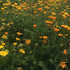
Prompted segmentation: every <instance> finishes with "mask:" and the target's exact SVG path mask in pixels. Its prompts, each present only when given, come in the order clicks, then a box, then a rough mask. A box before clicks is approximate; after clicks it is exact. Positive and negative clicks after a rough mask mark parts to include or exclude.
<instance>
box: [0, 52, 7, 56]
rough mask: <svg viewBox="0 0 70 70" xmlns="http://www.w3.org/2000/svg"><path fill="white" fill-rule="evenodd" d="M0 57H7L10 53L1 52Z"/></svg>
mask: <svg viewBox="0 0 70 70" xmlns="http://www.w3.org/2000/svg"><path fill="white" fill-rule="evenodd" d="M0 55H1V56H3V57H5V56H6V55H8V51H0Z"/></svg>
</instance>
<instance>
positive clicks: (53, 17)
mask: <svg viewBox="0 0 70 70" xmlns="http://www.w3.org/2000/svg"><path fill="white" fill-rule="evenodd" d="M48 17H49V18H51V19H54V20H55V19H56V17H55V16H48Z"/></svg>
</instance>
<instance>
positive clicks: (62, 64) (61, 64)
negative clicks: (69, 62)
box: [60, 61, 66, 69]
mask: <svg viewBox="0 0 70 70" xmlns="http://www.w3.org/2000/svg"><path fill="white" fill-rule="evenodd" d="M60 67H62V68H63V69H64V68H65V67H66V62H65V61H64V62H60Z"/></svg>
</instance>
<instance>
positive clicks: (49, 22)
mask: <svg viewBox="0 0 70 70" xmlns="http://www.w3.org/2000/svg"><path fill="white" fill-rule="evenodd" d="M45 23H48V24H53V22H52V21H45Z"/></svg>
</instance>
